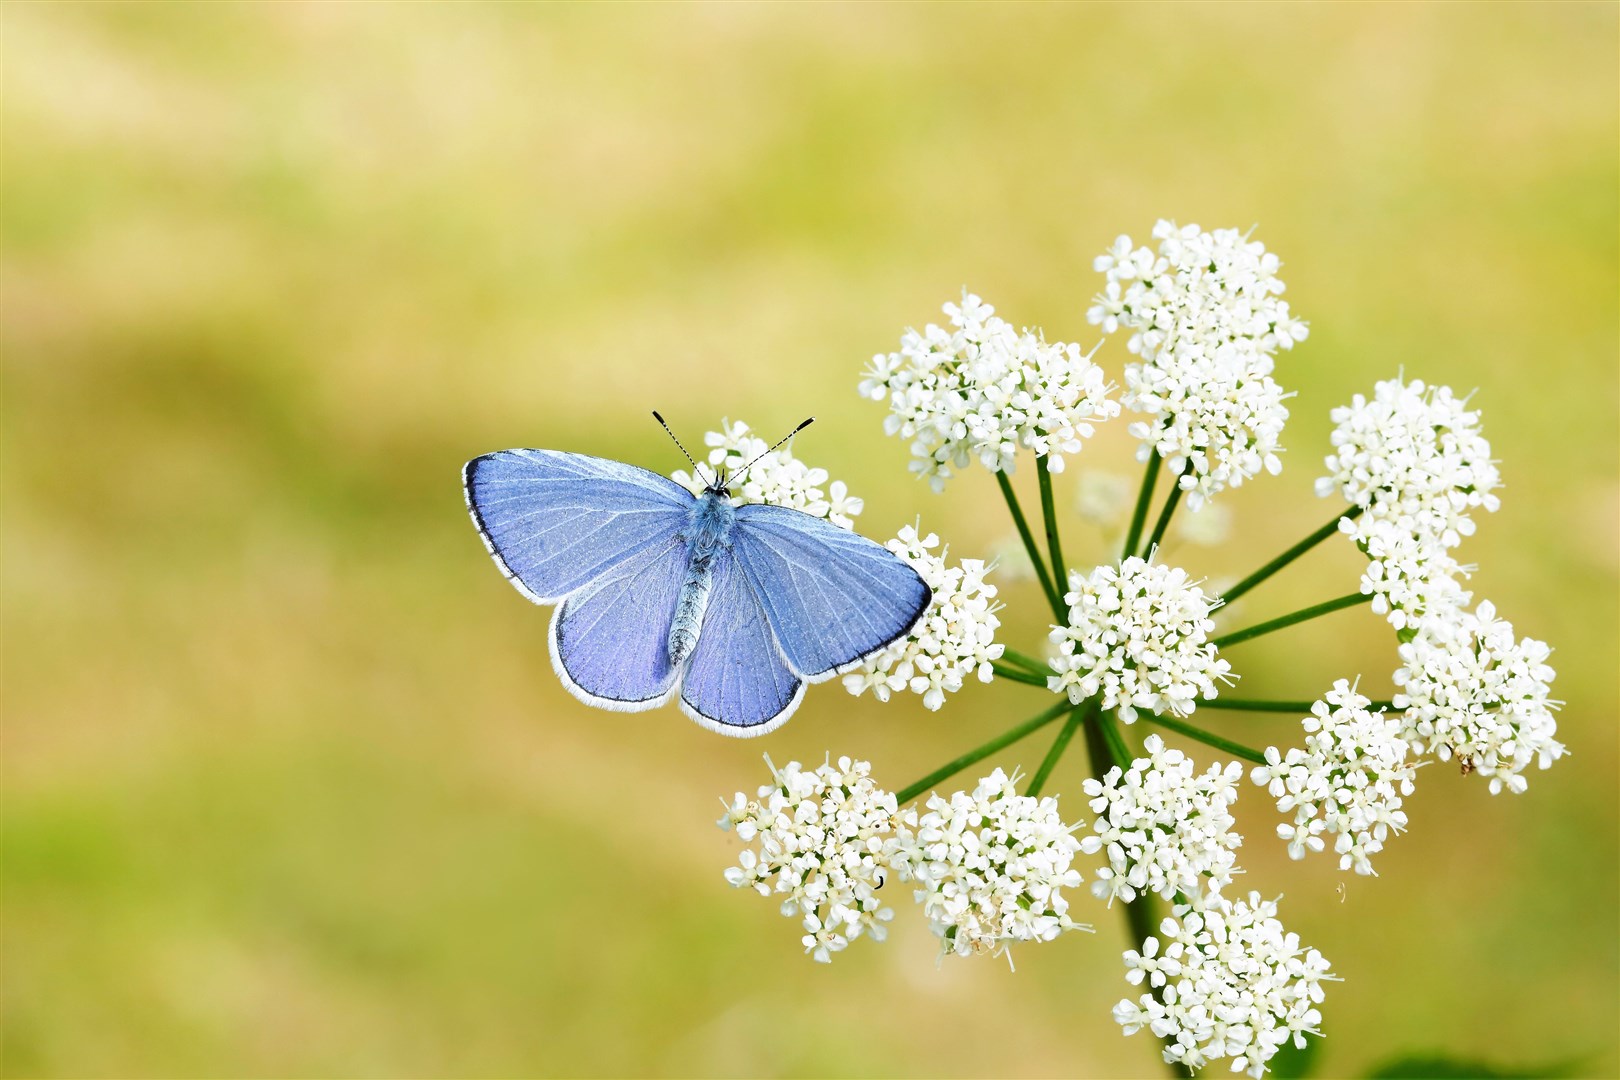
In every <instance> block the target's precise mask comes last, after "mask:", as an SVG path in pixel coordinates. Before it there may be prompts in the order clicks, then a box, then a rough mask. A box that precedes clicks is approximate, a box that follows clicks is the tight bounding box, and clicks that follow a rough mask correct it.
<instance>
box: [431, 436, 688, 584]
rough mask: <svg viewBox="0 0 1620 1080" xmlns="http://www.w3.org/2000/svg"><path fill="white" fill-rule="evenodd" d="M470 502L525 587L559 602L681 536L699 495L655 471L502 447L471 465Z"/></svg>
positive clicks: (489, 542)
mask: <svg viewBox="0 0 1620 1080" xmlns="http://www.w3.org/2000/svg"><path fill="white" fill-rule="evenodd" d="M462 482H463V486H464V488H465V490H466V495H467V508H468V510H469V511H470V512H471V514H472V518H473V523H474V524H475V525H477V526H478V532H479V534H480V535H481V536H482V537H483V538H484V544H485V546H486V547H488V548H489V552H490V554H491V555H492V556H494V558H495V562H496V563H497V564H498V565H499V566H500V568H501V572H502V573H503V574H505V575H506V576H507V578H509V579H510V580H511V581H512V584H513V585H515V586H516V587H517V589H518V591H519V592H521V593H523V595H524V596H527V597H528V598H529V599H530V600H533V601H534V602H535V603H537V604H554V603H556V602H557V601H559V600H561V599H562V598H564V597H566V596H568V595H569V594H570V593H573V592H575V591H577V590H579V589H581V588H583V587H584V586H586V585H588V584H590V583H591V582H593V581H595V580H596V579H597V578H598V577H600V576H602V574H604V573H605V572H607V571H608V570H610V569H611V568H613V567H616V566H619V565H620V564H622V563H623V562H625V561H626V560H629V559H633V558H634V557H636V556H637V555H640V554H642V553H644V552H646V551H647V550H648V549H649V548H652V547H654V546H655V545H659V544H661V543H663V542H665V541H667V540H668V539H669V538H670V537H672V536H674V535H675V533H677V532H678V531H679V530H680V529H682V528H683V527H684V526H685V524H686V519H687V515H688V514H689V513H690V511H691V506H692V495H691V493H690V492H688V491H687V490H686V489H685V488H683V487H681V486H680V485H679V484H677V483H675V482H674V481H673V480H670V479H668V478H666V477H662V476H659V475H658V474H657V473H654V472H648V471H647V470H646V469H638V468H637V467H635V466H634V465H626V464H624V463H623V462H619V461H608V460H605V459H603V458H596V457H588V456H586V455H585V454H566V453H562V452H561V451H557V450H503V451H501V452H499V453H495V454H485V455H484V456H483V457H477V458H474V459H473V460H471V461H469V462H467V465H466V467H465V468H464V469H463V471H462Z"/></svg>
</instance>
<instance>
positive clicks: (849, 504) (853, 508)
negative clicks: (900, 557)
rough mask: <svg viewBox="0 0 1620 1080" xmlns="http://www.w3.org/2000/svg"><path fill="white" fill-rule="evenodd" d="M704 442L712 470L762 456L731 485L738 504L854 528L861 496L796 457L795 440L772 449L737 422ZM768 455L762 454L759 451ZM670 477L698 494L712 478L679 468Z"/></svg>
mask: <svg viewBox="0 0 1620 1080" xmlns="http://www.w3.org/2000/svg"><path fill="white" fill-rule="evenodd" d="M703 442H704V444H705V445H707V446H708V447H709V448H710V449H709V457H708V462H709V465H710V466H711V467H712V468H714V469H719V468H722V467H723V468H724V469H725V470H726V471H727V472H732V473H735V472H736V470H738V469H740V468H742V467H743V466H744V465H747V464H748V463H749V462H750V461H754V459H755V458H759V460H758V461H757V462H755V463H754V465H753V467H752V468H750V469H749V470H748V472H747V474H746V475H744V476H743V478H742V483H741V484H740V485H738V486H736V487H734V488H733V489H732V496H731V502H732V504H733V505H734V506H743V505H746V504H748V503H770V504H771V505H773V506H786V507H788V508H789V509H791V510H803V511H804V512H805V513H807V514H810V515H812V516H814V517H819V518H826V519H827V520H828V521H830V522H832V523H833V524H834V525H837V526H838V527H839V528H841V529H853V528H854V527H855V517H856V515H858V514H859V513H860V512H861V510H862V509H864V507H865V502H864V500H862V499H859V498H856V497H855V496H853V495H851V494H850V493H849V489H848V488H847V487H845V486H844V482H843V481H842V480H834V481H833V482H832V483H831V484H828V483H827V470H826V469H818V468H812V467H810V466H808V465H806V464H805V463H804V462H802V461H800V460H799V459H798V458H795V457H794V456H793V448H792V444H791V443H789V444H787V445H784V446H781V447H778V448H777V449H775V450H771V452H770V453H768V454H767V453H765V452H766V451H767V450H769V449H770V443H768V442H766V441H765V440H764V439H761V438H760V437H759V436H757V435H755V434H753V433H752V432H751V431H750V430H749V427H748V425H747V424H745V423H743V422H742V421H741V420H738V421H737V422H735V423H732V422H731V421H729V420H722V421H721V422H720V430H719V431H710V432H707V433H705V434H704V436H703ZM762 454H763V455H764V456H763V457H760V455H762ZM670 478H671V479H672V480H674V481H675V482H676V483H677V484H680V485H681V486H682V487H684V488H686V490H688V491H690V492H691V493H692V494H694V495H699V494H702V492H703V489H704V488H706V487H708V485H709V479H710V477H709V476H708V475H707V474H705V473H704V472H702V471H701V470H700V471H698V472H696V473H688V472H686V471H684V470H676V471H675V472H673V473H671V474H670Z"/></svg>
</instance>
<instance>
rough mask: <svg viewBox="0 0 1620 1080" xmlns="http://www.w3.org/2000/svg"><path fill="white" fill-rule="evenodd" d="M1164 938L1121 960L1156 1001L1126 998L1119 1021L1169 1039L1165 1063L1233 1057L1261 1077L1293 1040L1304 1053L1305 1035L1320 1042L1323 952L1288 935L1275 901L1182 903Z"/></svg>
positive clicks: (1326, 976)
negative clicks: (1198, 905) (1155, 992)
mask: <svg viewBox="0 0 1620 1080" xmlns="http://www.w3.org/2000/svg"><path fill="white" fill-rule="evenodd" d="M1160 932H1161V933H1162V934H1163V935H1164V939H1165V944H1164V947H1163V952H1162V954H1161V952H1160V942H1159V939H1158V938H1156V937H1150V938H1148V939H1147V941H1146V942H1144V943H1143V947H1142V952H1141V953H1137V952H1135V951H1134V950H1132V951H1129V952H1126V953H1125V969H1126V971H1125V977H1126V979H1127V980H1128V981H1129V982H1130V983H1131V984H1132V985H1134V986H1140V985H1141V984H1142V981H1143V980H1144V979H1146V980H1147V981H1148V985H1149V986H1150V987H1156V988H1159V996H1158V997H1155V996H1154V995H1153V994H1151V993H1146V994H1143V995H1142V996H1141V997H1140V998H1139V999H1138V1000H1136V1001H1132V1000H1130V999H1129V998H1126V999H1124V1000H1122V1001H1120V1002H1119V1004H1117V1005H1115V1006H1114V1020H1115V1022H1116V1023H1118V1024H1119V1025H1120V1026H1121V1027H1122V1028H1124V1030H1125V1034H1126V1035H1134V1034H1136V1033H1137V1032H1138V1031H1140V1030H1141V1029H1142V1028H1144V1027H1145V1028H1148V1029H1150V1030H1151V1031H1152V1032H1153V1034H1154V1035H1156V1036H1158V1037H1159V1038H1161V1039H1165V1040H1167V1041H1168V1042H1169V1045H1168V1046H1166V1047H1165V1050H1164V1060H1165V1061H1167V1062H1171V1063H1174V1064H1181V1065H1185V1066H1186V1067H1187V1068H1189V1069H1199V1068H1202V1067H1203V1066H1205V1065H1207V1064H1209V1063H1210V1062H1212V1061H1219V1060H1221V1059H1223V1058H1230V1059H1232V1071H1233V1072H1239V1071H1242V1072H1247V1073H1248V1075H1250V1076H1252V1077H1255V1078H1256V1080H1258V1078H1259V1077H1261V1076H1263V1075H1265V1072H1266V1062H1268V1061H1270V1060H1271V1058H1272V1055H1274V1054H1276V1053H1277V1051H1278V1050H1280V1049H1282V1048H1283V1047H1284V1046H1286V1045H1287V1044H1288V1043H1289V1042H1292V1043H1293V1044H1294V1045H1295V1046H1296V1047H1298V1048H1300V1049H1303V1048H1304V1046H1305V1036H1306V1035H1307V1034H1311V1035H1318V1036H1319V1035H1321V1032H1320V1031H1318V1030H1317V1025H1319V1024H1320V1023H1321V1022H1322V1014H1321V1011H1320V1010H1319V1009H1318V1008H1317V1006H1318V1005H1320V1004H1321V1002H1322V997H1323V993H1322V983H1323V982H1324V981H1327V980H1330V979H1333V978H1334V976H1333V975H1332V973H1331V971H1330V969H1329V966H1328V962H1327V960H1326V959H1325V958H1324V957H1323V956H1322V954H1321V953H1320V952H1318V951H1317V950H1315V949H1307V948H1305V947H1304V946H1302V945H1301V944H1300V940H1299V935H1298V934H1293V933H1288V932H1285V931H1284V930H1283V927H1282V924H1281V923H1280V922H1278V921H1277V905H1276V903H1275V902H1273V901H1269V900H1262V899H1261V898H1260V894H1259V893H1250V894H1249V898H1248V900H1247V901H1243V900H1227V899H1224V898H1222V897H1219V896H1215V897H1211V898H1209V899H1208V901H1207V903H1205V904H1204V906H1203V907H1202V908H1195V907H1193V906H1192V905H1187V904H1178V905H1177V906H1176V907H1175V916H1174V917H1173V918H1167V919H1165V920H1164V922H1163V923H1162V924H1161V926H1160Z"/></svg>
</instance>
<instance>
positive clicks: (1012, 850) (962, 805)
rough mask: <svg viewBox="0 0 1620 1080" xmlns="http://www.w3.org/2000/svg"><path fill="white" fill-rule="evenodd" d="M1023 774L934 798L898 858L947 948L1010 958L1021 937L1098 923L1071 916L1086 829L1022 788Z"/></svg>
mask: <svg viewBox="0 0 1620 1080" xmlns="http://www.w3.org/2000/svg"><path fill="white" fill-rule="evenodd" d="M1017 779H1018V778H1017V777H1016V776H1008V775H1007V774H1006V773H1004V772H1002V771H1001V770H1000V769H997V770H996V771H995V772H993V773H991V774H990V775H989V776H987V777H985V778H984V779H983V780H981V781H979V784H978V786H977V787H976V788H974V789H973V791H972V792H971V793H969V792H962V791H958V792H956V793H954V794H952V795H951V797H950V798H949V799H946V798H942V797H941V796H939V795H933V796H931V797H930V798H929V800H928V802H927V804H926V807H925V812H924V813H923V814H922V816H921V817H920V818H919V819H917V823H916V833H915V836H914V837H913V838H911V839H910V840H909V841H908V842H907V843H904V844H902V845H901V847H900V848H899V850H898V851H897V852H896V854H895V860H894V861H895V865H896V867H898V868H903V869H904V870H905V872H906V873H907V874H908V875H909V876H910V877H911V878H913V879H914V880H915V881H916V882H917V884H918V889H917V900H918V902H919V903H921V904H922V906H923V912H924V913H925V914H926V915H927V916H928V921H929V924H930V925H931V926H932V927H933V930H934V933H935V934H937V935H938V936H939V939H940V942H941V946H942V948H943V950H944V951H945V952H946V953H949V954H953V955H956V956H982V955H1000V954H1002V953H1005V952H1007V949H1008V947H1009V946H1011V945H1012V944H1013V943H1014V942H1018V941H1050V940H1052V939H1053V938H1055V937H1057V936H1058V935H1059V934H1061V933H1063V932H1064V931H1066V930H1089V929H1090V927H1088V926H1083V925H1081V924H1079V923H1076V922H1075V921H1074V920H1072V919H1070V918H1069V902H1068V899H1067V898H1066V897H1065V896H1064V895H1063V889H1065V888H1076V887H1078V886H1079V885H1080V871H1078V870H1076V869H1074V868H1073V866H1071V865H1070V864H1071V863H1072V861H1073V859H1074V853H1075V852H1076V851H1078V850H1079V848H1080V844H1079V842H1078V841H1076V840H1075V838H1074V835H1073V830H1074V829H1076V828H1078V827H1079V826H1078V825H1074V826H1069V825H1065V824H1064V823H1063V819H1062V818H1061V817H1059V816H1058V806H1057V800H1056V799H1051V798H1045V799H1034V798H1031V797H1029V796H1027V795H1020V794H1018V791H1017V788H1016V787H1015V786H1014V785H1015V784H1016V782H1017ZM1009 959H1010V958H1009Z"/></svg>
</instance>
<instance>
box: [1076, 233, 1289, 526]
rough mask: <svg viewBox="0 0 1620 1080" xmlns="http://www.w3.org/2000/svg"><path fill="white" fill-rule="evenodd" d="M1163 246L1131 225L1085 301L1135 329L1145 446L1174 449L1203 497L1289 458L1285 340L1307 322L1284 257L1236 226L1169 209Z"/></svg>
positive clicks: (1133, 387) (1186, 481)
mask: <svg viewBox="0 0 1620 1080" xmlns="http://www.w3.org/2000/svg"><path fill="white" fill-rule="evenodd" d="M1153 237H1154V239H1156V240H1157V241H1158V242H1159V246H1158V251H1157V252H1155V251H1153V250H1151V249H1149V248H1146V247H1142V248H1133V247H1132V246H1131V238H1130V237H1128V236H1121V237H1120V238H1119V239H1118V240H1116V241H1115V242H1114V246H1113V247H1112V248H1110V249H1109V250H1108V251H1107V252H1106V253H1105V254H1103V255H1100V256H1098V257H1097V260H1096V262H1095V266H1096V269H1097V270H1098V271H1099V272H1100V273H1103V274H1105V275H1106V276H1107V284H1106V286H1105V287H1104V289H1103V291H1102V293H1100V294H1099V295H1098V296H1097V297H1096V298H1095V301H1094V302H1093V306H1092V307H1091V309H1090V310H1089V311H1088V312H1087V313H1086V317H1087V318H1088V319H1089V320H1090V321H1091V322H1092V323H1094V324H1100V325H1101V326H1102V328H1103V330H1104V331H1105V332H1107V333H1110V334H1112V333H1115V332H1116V331H1118V330H1119V329H1120V328H1121V327H1124V328H1125V329H1127V330H1130V331H1131V337H1130V341H1129V343H1128V347H1129V348H1130V351H1131V352H1132V353H1135V354H1136V355H1137V356H1139V357H1141V360H1142V362H1141V363H1137V364H1130V365H1128V366H1127V367H1126V369H1125V392H1124V395H1123V398H1124V403H1125V406H1126V407H1127V408H1129V409H1131V410H1133V411H1135V412H1139V413H1143V414H1145V415H1146V416H1147V419H1146V420H1142V421H1137V422H1136V423H1133V424H1132V425H1131V428H1130V431H1131V434H1132V436H1134V437H1136V438H1138V439H1140V440H1142V445H1141V447H1140V448H1139V449H1138V452H1137V454H1138V457H1139V458H1141V459H1142V460H1144V461H1145V460H1147V459H1148V458H1149V457H1150V456H1152V454H1153V453H1154V452H1157V453H1158V454H1159V455H1160V456H1161V457H1163V458H1164V459H1165V460H1166V461H1167V463H1168V464H1169V466H1170V469H1171V471H1173V472H1175V473H1177V474H1179V476H1180V479H1179V480H1178V483H1179V484H1180V485H1181V487H1182V489H1183V490H1184V491H1185V492H1186V493H1187V504H1188V506H1190V507H1192V508H1194V509H1197V508H1198V507H1199V506H1200V505H1202V503H1203V502H1204V500H1205V499H1207V498H1209V497H1210V496H1212V495H1214V494H1215V493H1216V492H1218V491H1220V490H1221V489H1223V488H1227V487H1237V486H1239V485H1240V484H1242V483H1243V481H1244V480H1246V479H1248V478H1249V477H1252V476H1256V475H1258V474H1259V473H1260V472H1261V471H1262V470H1263V471H1266V472H1270V473H1273V474H1275V473H1277V472H1279V471H1281V469H1282V460H1281V458H1280V457H1278V452H1279V439H1280V437H1281V434H1282V428H1283V424H1284V423H1285V422H1286V421H1287V419H1288V410H1287V409H1286V408H1285V407H1284V406H1283V399H1284V398H1286V397H1288V396H1289V395H1287V394H1286V393H1284V391H1283V389H1282V387H1281V386H1279V385H1278V384H1277V382H1276V380H1275V379H1273V378H1272V377H1271V373H1272V371H1273V370H1274V368H1275V360H1274V356H1275V354H1276V352H1277V350H1278V349H1291V348H1293V346H1294V344H1295V343H1296V342H1300V341H1303V340H1305V337H1306V334H1307V332H1308V331H1307V329H1306V326H1305V324H1304V323H1302V322H1300V321H1299V320H1298V319H1295V318H1294V317H1293V316H1292V315H1291V314H1290V313H1289V310H1288V304H1287V303H1286V302H1285V301H1283V300H1282V299H1280V297H1281V295H1282V292H1283V289H1284V286H1283V283H1282V281H1281V280H1280V279H1279V278H1278V277H1277V269H1278V267H1279V265H1280V263H1279V262H1278V260H1277V256H1276V255H1274V254H1272V253H1270V252H1268V251H1266V248H1265V245H1264V244H1261V243H1258V242H1255V241H1249V240H1247V239H1246V238H1245V237H1244V236H1243V235H1242V234H1240V233H1239V232H1237V231H1236V230H1235V229H1217V230H1215V231H1214V232H1213V233H1209V232H1204V231H1203V230H1202V229H1200V228H1199V227H1198V226H1196V225H1187V226H1184V227H1178V226H1177V225H1176V224H1175V223H1174V222H1170V221H1160V222H1159V223H1158V224H1156V225H1155V226H1154V227H1153Z"/></svg>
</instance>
